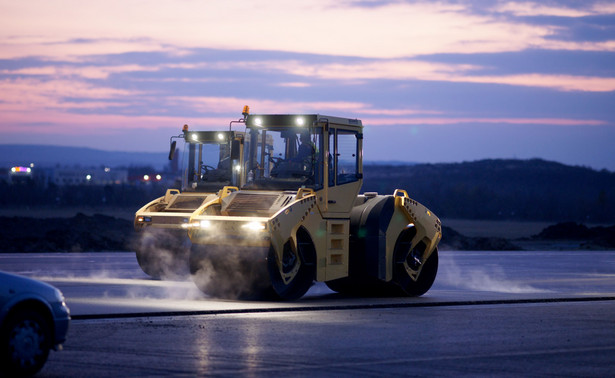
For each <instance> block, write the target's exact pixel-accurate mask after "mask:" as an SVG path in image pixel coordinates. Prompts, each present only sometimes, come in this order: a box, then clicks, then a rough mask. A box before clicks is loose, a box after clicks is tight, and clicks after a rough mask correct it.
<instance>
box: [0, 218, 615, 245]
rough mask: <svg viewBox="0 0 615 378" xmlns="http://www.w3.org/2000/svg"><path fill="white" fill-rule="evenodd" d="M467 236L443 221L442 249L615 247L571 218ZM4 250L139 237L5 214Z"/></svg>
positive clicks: (114, 222)
mask: <svg viewBox="0 0 615 378" xmlns="http://www.w3.org/2000/svg"><path fill="white" fill-rule="evenodd" d="M472 234H473V235H476V236H466V235H463V234H461V233H459V232H457V231H455V230H454V229H452V228H451V227H447V226H446V224H444V227H443V239H442V241H441V243H440V249H441V250H461V251H465V250H468V251H502V250H504V251H505V250H579V249H580V250H608V249H614V248H615V226H610V227H604V226H596V227H587V226H585V225H583V224H578V223H573V222H567V223H558V224H555V225H551V226H548V227H546V228H544V229H542V231H540V232H539V233H536V234H531V235H527V236H525V237H515V238H508V237H501V236H493V235H492V232H489V230H485V233H484V235H488V236H482V235H481V234H480V230H475V231H474V232H473V233H472ZM0 240H2V241H3V246H2V250H3V252H85V251H132V250H134V249H135V248H134V246H135V243H138V238H137V236H136V235H135V231H134V229H133V223H132V221H131V220H128V219H126V218H118V217H114V216H110V215H104V214H92V215H85V214H83V213H78V214H77V215H74V216H72V217H55V218H42V217H20V216H0Z"/></svg>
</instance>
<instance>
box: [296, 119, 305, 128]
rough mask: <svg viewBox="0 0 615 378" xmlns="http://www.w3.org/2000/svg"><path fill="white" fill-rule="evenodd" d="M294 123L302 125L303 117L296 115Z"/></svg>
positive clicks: (303, 122)
mask: <svg viewBox="0 0 615 378" xmlns="http://www.w3.org/2000/svg"><path fill="white" fill-rule="evenodd" d="M295 123H296V124H297V126H303V125H304V124H305V120H304V119H303V117H297V118H296V119H295Z"/></svg>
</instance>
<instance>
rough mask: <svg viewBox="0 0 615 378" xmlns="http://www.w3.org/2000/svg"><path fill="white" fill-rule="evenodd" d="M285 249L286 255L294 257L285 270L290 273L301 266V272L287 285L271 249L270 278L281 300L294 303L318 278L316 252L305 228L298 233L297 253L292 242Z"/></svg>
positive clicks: (269, 258) (268, 262) (268, 259)
mask: <svg viewBox="0 0 615 378" xmlns="http://www.w3.org/2000/svg"><path fill="white" fill-rule="evenodd" d="M284 249H285V252H284V253H285V254H287V253H290V254H292V256H291V258H289V259H288V262H287V266H286V267H285V268H283V269H284V270H285V271H287V272H288V271H290V270H293V269H294V268H295V267H296V266H297V264H299V271H298V272H297V273H296V274H295V276H294V277H293V279H292V280H291V281H290V282H288V283H285V282H284V280H283V279H282V276H281V274H280V270H279V269H278V264H277V262H276V254H275V251H274V250H273V247H271V248H269V254H268V255H267V267H268V269H269V278H270V280H271V285H272V286H273V290H274V291H275V293H276V295H277V296H278V297H279V299H281V300H285V301H294V300H297V299H299V298H301V297H302V296H303V295H304V294H305V293H306V292H307V291H308V290H309V289H310V287H311V286H312V284H313V283H314V278H315V276H316V250H315V248H314V243H313V242H312V239H311V238H310V236H309V234H308V233H307V231H305V229H303V228H300V229H299V230H298V231H297V252H296V253H294V252H293V251H292V249H291V248H290V241H288V242H287V243H286V245H285V246H284Z"/></svg>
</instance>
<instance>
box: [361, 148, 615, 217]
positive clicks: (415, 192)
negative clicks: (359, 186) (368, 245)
mask: <svg viewBox="0 0 615 378" xmlns="http://www.w3.org/2000/svg"><path fill="white" fill-rule="evenodd" d="M364 177H365V180H364V185H363V190H365V191H377V192H379V193H381V194H384V193H393V191H394V190H395V189H396V188H399V189H405V190H406V191H408V194H409V196H410V197H412V198H414V199H415V200H417V201H419V202H421V203H423V204H424V205H425V206H427V207H428V208H430V209H431V210H433V211H434V212H435V213H436V214H438V216H440V217H442V218H461V219H488V220H498V219H502V220H540V221H554V222H564V221H576V222H590V223H591V222H613V221H615V173H613V172H610V171H607V170H601V171H596V170H593V169H590V168H587V167H578V166H568V165H564V164H560V163H555V162H550V161H545V160H541V159H531V160H512V159H511V160H504V159H495V160H480V161H475V162H464V163H451V164H417V165H404V166H393V165H388V166H387V165H366V166H365V167H364Z"/></svg>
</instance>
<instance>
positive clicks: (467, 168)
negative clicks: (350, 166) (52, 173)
mask: <svg viewBox="0 0 615 378" xmlns="http://www.w3.org/2000/svg"><path fill="white" fill-rule="evenodd" d="M363 176H364V183H363V191H364V192H368V191H372V192H379V193H380V194H392V193H393V191H394V190H395V189H404V190H406V191H407V192H408V194H409V195H410V197H412V198H413V199H415V200H417V201H419V202H421V203H423V204H424V205H425V206H427V207H428V208H430V209H431V210H433V211H434V212H435V213H436V214H437V215H438V216H439V217H441V218H460V219H487V220H527V221H529V220H540V221H551V222H565V221H574V222H582V223H609V222H615V173H613V172H610V171H606V170H602V171H596V170H593V169H590V168H586V167H576V166H567V165H564V164H560V163H555V162H549V161H544V160H540V159H533V160H501V159H499V160H480V161H475V162H464V163H452V164H416V165H369V164H368V165H365V166H364V172H363ZM166 189H167V188H166V187H165V186H164V185H162V184H160V183H151V184H148V185H134V184H132V185H131V184H124V185H106V186H92V185H75V186H56V185H51V184H50V185H45V186H42V185H40V184H37V183H36V182H28V183H23V184H19V185H9V184H7V183H0V206H2V207H5V208H6V207H33V206H44V207H45V206H53V207H63V206H70V207H78V206H98V207H100V206H110V207H125V208H134V209H135V211H136V210H137V209H138V208H139V207H141V206H143V205H144V204H145V203H147V202H148V201H150V200H152V199H154V198H157V197H159V196H162V195H163V194H164V192H165V191H166Z"/></svg>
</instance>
